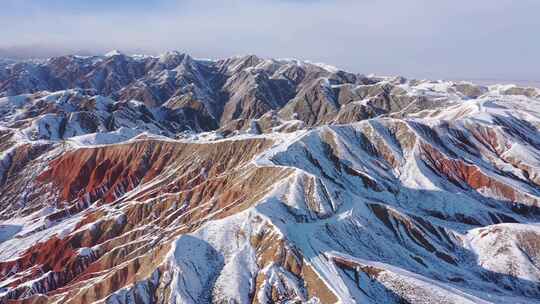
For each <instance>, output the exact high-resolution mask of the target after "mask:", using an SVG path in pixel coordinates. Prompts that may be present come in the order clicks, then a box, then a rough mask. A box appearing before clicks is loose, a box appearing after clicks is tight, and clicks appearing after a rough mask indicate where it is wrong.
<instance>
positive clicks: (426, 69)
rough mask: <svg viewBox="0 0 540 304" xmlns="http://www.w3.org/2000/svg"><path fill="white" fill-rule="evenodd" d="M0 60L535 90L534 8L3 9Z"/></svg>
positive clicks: (529, 1) (538, 50) (297, 0)
mask: <svg viewBox="0 0 540 304" xmlns="http://www.w3.org/2000/svg"><path fill="white" fill-rule="evenodd" d="M2 7H3V9H2V10H1V11H0V17H1V18H0V26H2V28H3V30H2V34H0V38H1V39H0V57H17V58H18V59H21V58H29V57H50V56H57V55H62V54H73V53H77V54H83V55H90V54H102V53H104V52H106V51H108V50H111V49H119V50H122V51H124V52H126V53H146V54H158V53H162V52H165V51H168V50H178V51H181V52H186V53H189V54H191V55H193V56H194V57H198V58H223V57H231V56H235V55H240V54H256V55H258V56H261V57H265V58H298V59H302V60H310V61H314V62H323V63H327V64H330V65H335V66H337V67H339V68H342V69H345V70H348V71H353V72H358V73H364V74H370V73H375V74H378V75H403V76H406V77H410V78H432V79H467V80H499V81H520V82H532V83H538V82H540V69H538V66H539V64H538V63H537V64H535V62H538V61H539V60H538V54H540V41H538V39H534V34H535V33H534V32H535V31H536V29H538V28H540V18H537V17H536V12H537V11H539V9H540V2H539V1H534V0H522V1H519V2H516V1H509V0H500V1H497V3H496V4H494V3H493V1H488V0H478V1H474V2H472V3H471V2H468V1H465V0H457V1H439V2H434V1H427V0H410V1H402V2H396V1H389V0H378V1H376V0H357V1H353V0H336V1H323V0H252V1H248V0H231V1H229V2H227V3H226V4H224V3H221V2H218V1H209V0H199V1H194V0H185V1H174V0H154V1H142V0H133V1H127V0H120V1H114V2H111V3H109V2H107V1H105V0H97V1H92V2H89V1H80V0H72V1H69V0H50V1H38V0H4V2H3V4H2Z"/></svg>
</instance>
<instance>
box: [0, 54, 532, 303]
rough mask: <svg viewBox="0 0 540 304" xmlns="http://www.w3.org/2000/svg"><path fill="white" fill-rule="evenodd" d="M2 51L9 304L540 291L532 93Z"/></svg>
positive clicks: (480, 298) (316, 72)
mask: <svg viewBox="0 0 540 304" xmlns="http://www.w3.org/2000/svg"><path fill="white" fill-rule="evenodd" d="M1 62H2V63H0V96H3V97H1V98H0V204H1V206H2V208H1V209H0V303H434V302H435V303H537V302H538V303H540V301H539V300H538V299H539V298H540V228H539V226H538V222H539V221H540V135H539V134H540V133H539V129H540V90H538V89H533V88H522V87H517V86H501V85H499V86H490V87H486V86H478V85H474V84H471V83H466V82H442V81H436V82H433V81H416V80H407V79H404V78H400V77H374V76H363V75H358V74H352V73H348V72H345V71H341V70H339V69H336V68H333V67H329V66H325V65H321V64H314V63H308V62H301V61H297V60H267V59H261V58H258V57H255V56H244V57H235V58H229V59H224V60H215V61H210V60H197V59H193V58H191V57H190V56H188V55H185V54H180V53H168V54H164V55H162V56H160V57H150V56H126V55H123V54H119V53H110V54H108V55H106V56H96V57H80V56H65V57H59V58H52V59H49V60H45V61H22V62H10V61H5V62H4V61H1Z"/></svg>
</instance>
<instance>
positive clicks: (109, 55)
mask: <svg viewBox="0 0 540 304" xmlns="http://www.w3.org/2000/svg"><path fill="white" fill-rule="evenodd" d="M119 55H124V53H122V52H120V51H119V50H111V51H109V52H107V53H105V55H104V56H105V57H113V56H119Z"/></svg>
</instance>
